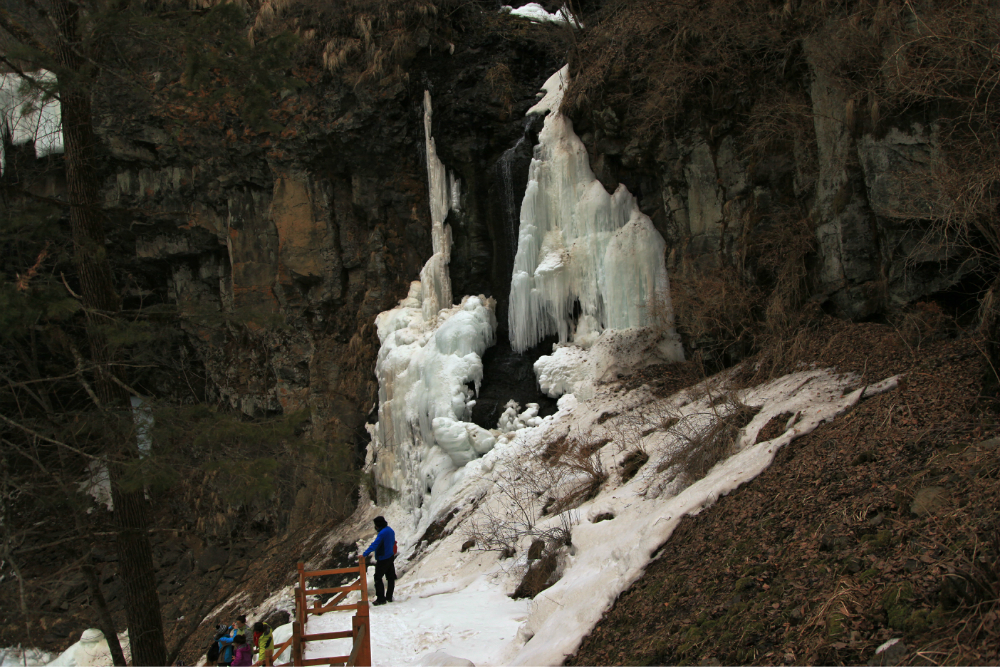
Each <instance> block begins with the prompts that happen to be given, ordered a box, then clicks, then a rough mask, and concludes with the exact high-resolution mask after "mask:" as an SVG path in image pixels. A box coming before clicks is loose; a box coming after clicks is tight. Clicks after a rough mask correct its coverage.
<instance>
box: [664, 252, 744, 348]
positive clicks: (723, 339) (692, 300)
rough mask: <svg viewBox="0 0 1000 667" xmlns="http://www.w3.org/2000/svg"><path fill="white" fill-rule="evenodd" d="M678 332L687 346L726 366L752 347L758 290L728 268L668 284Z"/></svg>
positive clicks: (686, 277)
mask: <svg viewBox="0 0 1000 667" xmlns="http://www.w3.org/2000/svg"><path fill="white" fill-rule="evenodd" d="M671 288H672V290H673V304H674V314H675V316H676V322H677V331H678V333H680V334H681V336H682V337H683V339H684V341H685V343H686V344H687V345H688V347H690V348H693V349H697V350H699V351H700V352H701V353H702V356H703V357H707V358H708V359H709V360H711V361H712V362H716V363H722V364H723V365H729V364H731V363H732V362H733V361H735V360H737V359H739V358H742V357H743V356H745V355H746V354H747V353H748V352H749V351H750V350H751V349H752V346H753V341H754V332H755V328H756V319H757V318H756V314H755V310H756V309H757V308H758V306H759V304H760V302H761V299H762V297H761V294H760V291H759V290H758V289H757V288H756V287H755V286H753V285H751V284H749V283H748V282H747V281H745V280H744V279H743V278H742V277H741V276H740V275H739V273H738V272H737V271H736V270H735V269H733V268H731V267H723V268H719V269H710V270H706V271H704V272H701V273H698V274H695V275H689V276H685V277H680V278H674V279H673V280H672V281H671Z"/></svg>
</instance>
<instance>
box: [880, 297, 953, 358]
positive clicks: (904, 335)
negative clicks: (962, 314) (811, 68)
mask: <svg viewBox="0 0 1000 667" xmlns="http://www.w3.org/2000/svg"><path fill="white" fill-rule="evenodd" d="M954 325H955V322H954V320H953V318H951V317H949V316H948V315H947V314H946V313H945V312H944V311H943V310H942V309H941V306H939V305H938V304H937V303H935V302H933V301H921V302H919V303H916V304H914V305H913V307H912V308H909V309H907V311H906V312H904V313H902V314H900V315H899V316H898V317H897V322H896V324H895V326H896V331H897V333H899V337H900V338H901V339H902V340H903V342H904V343H905V344H906V346H907V347H908V348H910V350H912V351H913V352H918V351H919V350H920V347H921V345H923V344H924V343H926V342H932V341H935V340H941V339H942V338H946V337H948V335H949V334H950V333H951V332H952V329H953V328H954Z"/></svg>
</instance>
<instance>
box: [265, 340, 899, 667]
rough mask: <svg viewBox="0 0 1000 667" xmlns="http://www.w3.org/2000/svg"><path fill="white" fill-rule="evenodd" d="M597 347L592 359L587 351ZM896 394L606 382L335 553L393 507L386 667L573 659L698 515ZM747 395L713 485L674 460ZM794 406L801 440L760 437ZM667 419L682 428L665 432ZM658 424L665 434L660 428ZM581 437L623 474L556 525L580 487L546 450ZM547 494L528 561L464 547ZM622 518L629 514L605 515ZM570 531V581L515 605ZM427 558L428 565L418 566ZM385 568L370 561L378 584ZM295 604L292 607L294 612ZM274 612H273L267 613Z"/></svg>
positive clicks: (318, 648) (383, 651)
mask: <svg viewBox="0 0 1000 667" xmlns="http://www.w3.org/2000/svg"><path fill="white" fill-rule="evenodd" d="M587 354H588V353H587V352H586V351H578V355H577V358H579V355H583V356H584V357H586V356H587ZM567 358H569V357H567ZM895 386H896V378H889V379H887V380H885V381H883V382H881V383H878V384H875V385H870V386H867V387H864V386H858V385H857V378H855V377H852V376H850V375H839V374H836V373H834V372H831V371H829V370H826V369H807V370H802V371H799V372H797V373H793V374H790V375H787V376H785V377H782V378H778V379H777V380H774V381H772V382H769V383H766V384H764V385H761V386H759V387H754V388H751V389H743V390H730V389H728V388H727V380H726V375H725V374H723V375H721V376H717V377H714V378H710V379H708V380H706V381H704V382H703V383H701V384H700V385H698V386H695V387H691V388H688V389H686V390H683V391H680V392H678V393H677V394H675V395H673V396H671V397H667V398H655V397H653V396H652V395H651V394H650V393H649V391H648V389H646V388H645V387H640V388H638V389H635V390H632V391H628V392H621V391H619V390H617V389H616V387H615V385H613V384H610V385H603V386H600V387H597V389H595V396H594V397H593V398H591V399H589V400H584V401H577V400H575V398H574V397H572V396H569V395H567V396H563V397H562V399H560V410H559V412H558V413H557V414H556V415H553V416H550V417H547V418H545V419H544V420H542V423H541V424H540V425H539V426H536V427H529V428H524V429H522V430H519V431H517V432H515V433H512V434H501V433H499V432H498V433H497V438H498V441H497V445H496V447H495V448H494V449H493V450H492V451H491V452H489V453H488V454H486V455H485V456H483V457H482V458H480V459H477V460H475V461H472V462H470V463H469V464H467V465H466V466H465V467H464V468H463V469H462V470H461V474H460V475H458V476H457V478H456V480H455V482H454V483H453V484H452V485H451V486H449V487H447V488H446V489H442V491H441V493H440V494H437V495H434V496H433V497H432V498H431V499H430V501H431V502H430V507H429V509H428V512H427V513H424V514H423V516H421V517H420V518H416V515H415V514H413V513H412V512H409V511H407V510H405V509H404V508H403V507H402V505H401V503H400V502H394V503H391V504H389V505H388V506H385V507H376V506H373V505H370V506H368V507H363V508H361V509H359V510H358V512H357V513H356V515H355V517H354V519H353V520H352V522H351V524H350V525H349V526H347V527H346V528H344V529H341V530H339V531H337V532H336V533H334V534H332V535H331V536H330V537H329V539H328V542H327V544H328V545H329V546H332V545H333V544H334V543H336V542H338V541H345V540H346V541H352V540H358V545H359V547H362V548H363V547H364V546H366V545H367V543H368V542H369V541H370V540H371V539H373V537H374V529H373V528H372V527H371V523H370V519H371V517H373V516H375V515H376V514H383V515H385V516H386V517H387V518H388V519H389V522H390V525H392V527H393V528H394V529H395V530H396V534H397V537H398V538H399V544H400V555H399V556H398V557H397V560H398V565H397V570H398V571H399V573H400V575H401V579H400V580H399V581H398V582H397V587H396V594H395V597H396V601H395V602H393V603H391V604H389V605H385V606H381V607H372V609H371V629H372V642H373V643H372V655H373V660H374V663H375V664H376V665H416V664H431V662H433V660H438V659H440V657H441V656H440V655H436V656H435V654H439V653H440V652H443V653H445V654H448V655H449V656H453V657H457V658H462V659H466V660H470V661H472V662H473V663H474V664H476V665H496V664H524V665H554V664H560V663H561V662H562V660H563V658H564V656H566V655H568V654H571V653H572V652H573V651H575V650H576V648H577V647H578V645H579V643H580V641H581V639H582V638H583V637H584V636H585V635H586V634H587V633H588V632H589V631H590V629H591V628H592V627H593V626H594V625H595V624H596V623H597V622H598V621H599V620H600V618H601V616H602V615H603V613H604V612H605V610H606V609H608V608H609V607H610V605H611V604H612V603H613V601H614V600H615V598H616V597H617V596H618V594H619V593H620V592H621V591H623V590H625V589H626V588H627V587H628V586H629V585H631V584H632V583H633V582H634V581H635V580H636V579H637V578H638V577H640V576H641V574H642V572H643V570H644V569H645V567H646V566H647V565H648V563H649V562H650V560H651V558H652V553H653V552H654V551H655V550H656V549H657V548H658V547H660V545H662V544H664V543H665V542H666V547H665V548H667V549H669V548H670V545H669V542H668V538H669V537H670V534H671V533H672V532H673V530H674V528H675V527H676V525H677V523H678V522H679V521H680V519H681V518H682V517H683V516H684V515H685V514H696V513H698V512H699V511H701V510H702V509H703V508H705V507H708V506H710V505H712V504H713V503H714V502H715V501H716V500H717V499H718V498H719V497H720V496H723V495H725V494H727V493H729V492H730V491H732V490H733V489H735V488H736V487H738V486H739V485H741V484H743V483H745V482H747V481H750V480H751V479H753V478H754V477H756V476H757V475H758V474H760V472H761V471H763V470H764V469H765V468H766V467H767V466H768V465H770V463H771V461H772V460H773V459H774V456H775V454H776V453H777V451H778V450H779V449H780V448H781V447H783V446H784V445H786V444H788V443H789V442H791V441H792V440H793V439H794V438H797V437H799V436H802V435H804V434H807V433H809V432H811V431H812V430H813V429H815V428H816V427H817V426H818V425H819V424H821V423H822V422H824V421H829V420H832V419H833V418H835V417H836V416H837V415H840V414H842V413H844V412H846V411H848V410H850V409H851V408H852V407H853V406H854V405H856V404H857V403H858V401H860V400H862V399H863V398H867V397H869V396H872V395H875V394H877V393H880V392H882V391H886V390H889V389H892V388H894V387H895ZM736 401H739V402H742V403H743V404H745V405H746V406H749V407H750V408H753V409H755V410H758V412H757V413H756V416H754V418H753V419H752V421H750V423H749V424H748V425H747V426H746V427H745V428H744V429H743V430H742V431H741V432H740V436H739V438H738V442H737V445H736V450H737V451H736V452H735V453H734V454H733V455H732V456H731V457H729V458H728V459H726V460H724V461H721V462H720V463H718V464H717V465H716V466H715V467H714V468H712V469H711V470H710V471H709V472H708V474H707V475H706V476H705V477H704V478H702V479H700V480H697V481H695V482H694V483H689V482H688V481H687V480H686V479H685V477H684V475H683V472H682V470H681V467H680V466H678V465H676V464H674V465H671V463H670V461H671V457H672V455H673V454H676V453H677V452H678V451H679V450H683V449H684V448H685V447H686V446H689V445H690V443H692V442H696V441H697V440H698V439H699V437H700V436H702V435H703V434H705V433H707V432H709V431H710V430H711V429H712V427H713V425H715V424H716V423H717V422H718V421H719V420H720V419H725V418H726V417H727V416H728V415H729V414H730V413H731V412H732V411H733V409H734V408H735V406H736V405H737V403H736ZM786 412H787V413H791V414H793V415H794V417H793V418H792V419H791V420H790V422H791V423H790V425H789V426H788V429H787V430H786V431H785V433H783V434H782V435H780V436H778V437H777V438H774V439H773V440H770V441H766V442H761V443H756V442H755V441H756V438H757V433H758V432H759V431H760V429H761V428H763V427H764V425H765V424H767V422H768V421H769V420H770V419H771V418H772V417H774V416H777V415H780V414H782V413H786ZM675 419H676V420H677V421H676V422H675V421H673V420H675ZM599 421H600V422H601V423H598V422H599ZM664 424H669V425H670V426H669V428H666V429H664V428H662V427H663V425H664ZM657 425H659V426H660V428H659V429H657V430H652V429H653V427H655V426H657ZM644 432H645V433H646V435H642V434H643V433H644ZM567 433H569V434H570V435H571V436H572V434H574V433H576V434H584V435H583V437H584V440H585V441H588V442H599V441H600V440H602V439H605V438H611V441H610V442H608V443H607V444H605V445H604V446H603V447H602V448H601V449H600V450H599V452H598V454H597V458H598V459H599V461H600V463H601V464H602V465H603V467H604V469H605V470H607V471H608V473H609V479H608V480H607V481H606V482H605V483H604V484H603V486H602V487H601V490H600V492H599V493H598V494H597V496H596V497H594V498H593V499H592V500H589V501H586V502H584V503H582V504H580V505H579V506H577V507H575V508H573V509H571V510H567V511H566V512H564V513H563V514H562V515H557V516H543V515H542V514H541V510H542V507H543V504H544V502H545V500H546V499H547V498H548V497H549V496H551V495H555V496H558V495H560V494H561V493H564V492H565V491H566V490H567V489H569V488H571V487H572V486H573V484H574V483H575V482H577V481H579V480H578V478H575V477H574V476H573V474H572V473H571V472H568V471H565V470H563V471H560V470H559V468H558V465H554V464H553V463H552V462H551V461H543V460H542V459H541V458H540V456H539V454H540V453H541V452H542V451H544V449H545V447H546V445H547V443H550V442H552V441H554V440H557V439H558V438H559V436H560V435H564V434H567ZM639 446H641V447H642V448H643V449H644V450H645V451H646V452H647V453H648V455H649V461H648V462H647V463H646V464H645V465H644V466H643V467H642V469H641V470H640V471H639V473H638V474H637V475H636V476H635V477H633V478H632V479H631V480H628V481H625V482H623V481H622V480H621V476H620V474H619V472H618V470H619V469H618V464H619V463H620V462H621V460H622V458H623V456H624V455H625V454H627V453H628V452H629V451H631V450H633V449H635V448H637V447H639ZM518 476H519V478H518V480H517V481H518V483H519V484H520V485H521V487H520V488H522V489H524V490H525V492H526V494H525V495H521V496H519V497H518V498H515V497H514V495H516V493H515V494H514V495H512V494H511V492H510V489H511V487H510V486H509V485H507V483H506V482H507V481H509V480H512V479H514V478H515V477H518ZM535 489H542V490H543V492H542V495H541V496H540V497H539V498H536V499H535V500H536V501H537V502H535V503H534V504H533V505H531V503H529V505H531V517H530V518H531V522H532V523H533V525H532V526H531V527H530V529H528V530H527V531H526V532H525V534H524V535H523V536H521V537H520V538H519V539H517V540H515V541H516V543H517V555H516V556H515V557H514V558H512V559H507V560H501V559H500V558H499V554H497V553H496V552H485V551H480V550H477V549H476V548H472V549H469V550H467V551H465V552H463V551H462V550H461V548H462V545H463V543H465V542H466V540H468V539H469V538H470V535H471V534H473V533H475V532H476V526H477V525H478V526H480V527H482V526H483V525H484V524H485V522H486V521H487V519H488V518H489V517H490V516H493V517H497V516H504V513H505V512H511V511H512V510H517V509H519V507H518V503H519V502H520V503H522V504H523V503H524V502H525V500H526V498H528V497H531V498H534V490H535ZM453 508H458V513H457V515H456V516H455V517H454V518H453V519H452V520H451V522H449V524H448V529H449V530H450V534H449V535H447V536H446V537H443V538H442V539H440V540H439V541H437V542H435V543H433V544H431V545H422V544H418V543H417V540H418V539H419V538H420V537H421V535H422V534H423V531H424V530H425V529H426V526H427V524H428V523H429V522H430V520H431V519H432V518H436V517H441V516H444V515H446V514H447V513H448V512H449V511H451V510H452V509H453ZM608 514H610V515H613V517H614V518H612V519H607V520H601V521H599V522H597V523H594V522H593V520H594V519H595V518H597V517H599V516H601V515H604V516H605V517H606V516H607V515H608ZM510 516H513V514H511V515H510ZM563 522H569V523H571V524H572V526H571V529H570V531H571V541H572V545H571V546H570V547H563V548H562V549H561V550H559V552H558V553H559V557H560V570H561V578H560V579H559V580H558V581H557V582H556V583H555V584H554V585H553V586H551V587H550V588H548V589H547V590H545V591H543V592H542V593H541V594H539V595H538V596H536V597H535V599H534V600H531V601H528V600H511V599H510V598H509V597H508V596H509V595H510V594H511V593H512V592H513V591H514V589H515V588H516V587H517V585H518V583H519V581H520V579H521V577H522V576H523V574H524V572H525V569H526V565H527V561H526V552H527V547H528V546H529V545H530V543H531V542H532V541H533V540H534V539H536V536H537V535H538V534H541V533H544V532H546V531H552V530H553V529H557V528H558V527H559V526H560V525H562V524H563ZM532 533H533V534H532ZM414 553H416V556H415V557H414V559H413V561H408V560H407V559H408V558H409V557H410V556H411V555H413V554H414ZM373 569H374V568H369V582H370V583H371V579H370V577H371V574H372V573H373ZM285 600H286V601H285V602H283V603H282V604H281V605H277V606H281V607H283V608H287V607H285V606H284V605H287V598H285ZM273 608H275V607H274V606H272V605H270V604H268V605H264V606H262V607H261V608H260V609H258V610H256V611H255V613H254V617H262V616H264V615H266V614H267V613H269V612H270V611H271V610H272V609H273ZM350 617H351V613H350V612H342V613H330V614H325V615H324V616H322V617H319V618H316V617H310V621H309V626H308V631H309V632H329V631H335V630H344V629H348V628H349V627H350V624H351V621H350ZM290 632H291V631H290V627H289V626H283V627H282V628H281V629H280V630H279V631H278V632H277V633H276V639H277V641H278V642H279V643H280V641H282V640H283V639H284V638H287V637H288V636H290ZM349 644H350V642H349V640H339V642H325V643H318V644H316V645H312V646H310V648H309V653H308V655H307V657H319V656H323V655H326V656H330V655H346V654H347V653H349V650H350V649H349Z"/></svg>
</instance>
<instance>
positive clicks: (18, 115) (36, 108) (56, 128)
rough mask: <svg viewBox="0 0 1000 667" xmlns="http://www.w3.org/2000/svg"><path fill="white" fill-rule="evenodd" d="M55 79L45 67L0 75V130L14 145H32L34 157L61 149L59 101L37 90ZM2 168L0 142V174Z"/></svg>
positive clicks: (2, 150)
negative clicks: (26, 74)
mask: <svg viewBox="0 0 1000 667" xmlns="http://www.w3.org/2000/svg"><path fill="white" fill-rule="evenodd" d="M55 81H56V75H55V74H53V73H52V72H49V71H47V70H39V71H37V72H31V73H29V76H27V77H23V76H21V75H20V74H17V73H14V72H9V73H3V74H0V131H2V132H3V133H4V134H5V135H7V136H9V137H10V142H11V143H12V144H13V145H15V146H24V145H27V144H31V145H33V146H34V148H35V157H45V156H46V155H52V154H54V153H62V152H63V136H62V111H61V110H60V107H59V100H57V99H55V98H50V99H45V96H44V94H43V91H42V90H41V89H40V87H41V88H50V87H52V86H53V85H54V84H55ZM33 82H37V84H36V83H33ZM6 168H7V156H6V154H5V152H4V147H3V145H2V143H0V174H2V173H3V170H4V169H6Z"/></svg>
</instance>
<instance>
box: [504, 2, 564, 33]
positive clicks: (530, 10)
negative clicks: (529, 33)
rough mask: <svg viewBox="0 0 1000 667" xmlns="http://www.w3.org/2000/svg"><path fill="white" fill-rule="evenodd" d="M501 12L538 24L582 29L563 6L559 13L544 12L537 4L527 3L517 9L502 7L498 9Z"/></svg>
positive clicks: (543, 8)
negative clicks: (548, 23)
mask: <svg viewBox="0 0 1000 667" xmlns="http://www.w3.org/2000/svg"><path fill="white" fill-rule="evenodd" d="M500 11H502V12H510V15H511V16H518V17H520V18H524V19H528V20H529V21H538V22H539V23H544V22H550V23H569V24H570V25H572V26H573V27H575V28H582V27H583V24H582V23H580V21H579V20H578V19H577V18H576V17H575V16H573V14H572V13H571V12H570V11H569V7H567V6H566V5H563V6H562V7H560V8H559V11H557V12H552V13H549V12H547V11H545V7H542V6H541V5H540V4H538V3H537V2H529V3H528V4H526V5H524V6H522V7H518V8H517V9H515V8H514V7H511V6H510V5H504V6H503V7H501V8H500Z"/></svg>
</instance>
